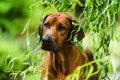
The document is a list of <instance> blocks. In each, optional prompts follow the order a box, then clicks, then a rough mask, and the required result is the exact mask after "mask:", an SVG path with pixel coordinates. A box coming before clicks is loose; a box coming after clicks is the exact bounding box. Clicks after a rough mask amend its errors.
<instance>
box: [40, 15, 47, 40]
mask: <svg viewBox="0 0 120 80" xmlns="http://www.w3.org/2000/svg"><path fill="white" fill-rule="evenodd" d="M47 17H48V15H46V16H45V17H44V19H43V21H42V23H41V24H40V25H39V31H38V32H39V36H40V40H39V42H40V41H41V40H42V33H43V26H44V25H43V23H44V21H45V20H46V18H47Z"/></svg>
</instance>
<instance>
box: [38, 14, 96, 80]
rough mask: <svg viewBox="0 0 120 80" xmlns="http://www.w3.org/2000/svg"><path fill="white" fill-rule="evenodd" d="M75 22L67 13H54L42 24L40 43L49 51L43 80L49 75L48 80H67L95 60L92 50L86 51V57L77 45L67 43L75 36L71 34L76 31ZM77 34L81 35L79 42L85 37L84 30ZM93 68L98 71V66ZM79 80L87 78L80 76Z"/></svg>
mask: <svg viewBox="0 0 120 80" xmlns="http://www.w3.org/2000/svg"><path fill="white" fill-rule="evenodd" d="M73 22H75V20H73V19H72V18H71V17H70V16H69V15H67V14H65V13H53V14H49V15H47V16H46V17H45V18H44V20H43V22H42V23H41V25H40V29H39V34H40V41H42V49H44V50H46V51H47V53H46V58H45V59H44V62H43V70H42V75H41V80H44V77H45V75H46V74H47V73H48V80H65V78H66V76H68V75H69V74H71V73H73V71H74V70H75V69H76V68H77V67H78V66H81V65H83V64H85V63H86V62H89V61H92V60H93V55H92V53H91V51H90V50H88V49H87V50H86V53H87V55H86V54H84V53H82V52H81V51H80V50H79V48H77V47H76V45H74V44H72V43H71V42H70V41H67V40H68V39H70V37H71V36H72V35H75V34H73V33H71V32H72V30H73V29H75V28H74V26H73ZM76 34H78V35H79V36H78V40H81V39H82V38H83V37H84V33H83V31H82V30H80V31H79V32H77V33H76ZM70 35H71V36H70ZM73 37H74V36H72V38H73ZM72 38H71V39H72ZM93 66H94V69H95V70H96V69H97V67H96V64H93ZM84 70H85V69H84ZM95 70H94V71H95ZM79 80H85V77H82V76H80V77H79ZM89 80H98V76H97V75H95V76H92V77H91V78H90V79H89Z"/></svg>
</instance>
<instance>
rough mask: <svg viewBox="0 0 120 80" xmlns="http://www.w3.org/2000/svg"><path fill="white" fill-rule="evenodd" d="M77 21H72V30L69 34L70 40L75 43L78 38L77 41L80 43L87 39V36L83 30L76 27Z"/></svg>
mask: <svg viewBox="0 0 120 80" xmlns="http://www.w3.org/2000/svg"><path fill="white" fill-rule="evenodd" d="M76 22H77V21H76V20H73V19H70V24H71V28H70V31H69V34H68V39H69V40H72V41H74V37H75V36H76V37H77V40H78V41H80V40H82V39H83V38H84V37H85V34H84V32H83V30H82V28H80V29H79V26H75V25H74V24H75V23H76Z"/></svg>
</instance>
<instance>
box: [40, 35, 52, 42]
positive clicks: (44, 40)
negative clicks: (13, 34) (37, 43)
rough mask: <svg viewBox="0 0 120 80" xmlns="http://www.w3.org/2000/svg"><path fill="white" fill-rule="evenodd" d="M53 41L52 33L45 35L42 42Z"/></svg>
mask: <svg viewBox="0 0 120 80" xmlns="http://www.w3.org/2000/svg"><path fill="white" fill-rule="evenodd" d="M51 41H52V38H51V37H50V35H46V36H43V38H42V42H51Z"/></svg>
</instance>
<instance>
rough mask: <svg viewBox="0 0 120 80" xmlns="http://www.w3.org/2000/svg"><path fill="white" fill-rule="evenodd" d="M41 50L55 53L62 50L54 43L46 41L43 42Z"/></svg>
mask: <svg viewBox="0 0 120 80" xmlns="http://www.w3.org/2000/svg"><path fill="white" fill-rule="evenodd" d="M41 48H42V49H43V50H46V51H53V52H56V51H59V50H61V48H60V47H58V46H57V45H56V44H55V43H54V42H52V41H50V42H44V41H42V45H41Z"/></svg>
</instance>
